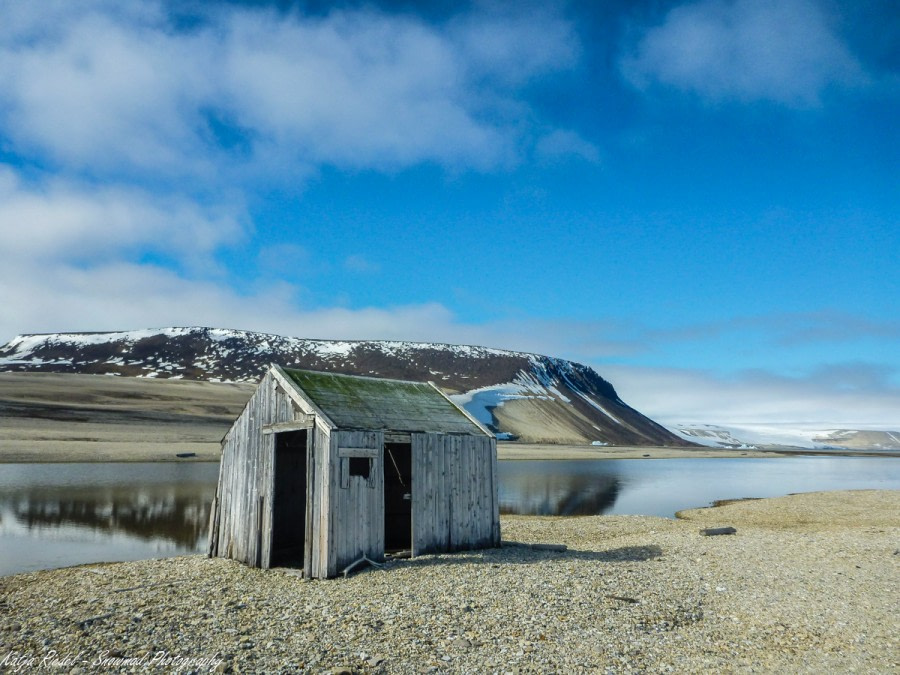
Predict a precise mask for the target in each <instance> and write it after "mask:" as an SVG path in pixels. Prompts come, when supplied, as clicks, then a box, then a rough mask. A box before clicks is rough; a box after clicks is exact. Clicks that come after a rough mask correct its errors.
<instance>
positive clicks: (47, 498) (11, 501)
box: [0, 483, 215, 549]
mask: <svg viewBox="0 0 900 675" xmlns="http://www.w3.org/2000/svg"><path fill="white" fill-rule="evenodd" d="M214 495H215V485H202V484H197V483H186V484H179V485H170V486H166V485H149V486H140V485H133V486H129V485H122V486H115V487H100V488H89V487H80V486H79V487H71V486H58V487H57V486H53V487H32V488H26V489H19V490H16V491H15V492H14V493H13V494H9V493H7V494H6V495H3V497H2V498H0V511H2V512H3V514H4V515H5V516H7V517H9V518H10V519H14V521H15V522H16V523H17V524H18V525H19V526H21V527H22V528H24V529H25V530H28V531H37V530H43V529H47V528H50V529H57V528H60V529H64V528H68V527H75V528H78V529H80V530H88V531H92V532H94V533H97V534H114V533H115V534H120V533H121V534H127V535H130V536H133V537H136V538H138V539H141V540H144V541H168V542H172V543H174V544H176V545H178V546H180V547H184V548H187V549H193V548H194V547H195V546H196V543H197V541H198V540H199V539H200V538H201V537H203V536H204V535H205V533H206V530H207V527H208V524H209V507H210V503H211V502H212V499H213V496H214ZM4 520H5V518H4ZM9 525H11V523H4V529H8V526H9Z"/></svg>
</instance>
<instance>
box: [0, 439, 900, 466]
mask: <svg viewBox="0 0 900 675" xmlns="http://www.w3.org/2000/svg"><path fill="white" fill-rule="evenodd" d="M179 453H181V454H187V455H189V456H186V457H178V456H177V455H178V454H179ZM798 456H816V457H900V452H895V451H884V452H881V451H860V450H813V449H807V448H771V449H768V448H756V449H734V450H732V449H727V448H708V447H696V448H685V447H652V446H651V447H642V446H590V445H587V446H584V445H551V444H546V443H510V442H499V443H498V444H497V459H498V460H500V461H528V460H536V461H559V460H596V459H740V458H743V459H765V458H781V457H798ZM220 457H221V448H220V445H219V444H218V443H209V442H181V443H179V442H171V441H169V442H153V441H147V440H143V441H130V440H122V441H112V440H108V441H84V440H75V439H73V440H63V439H54V440H26V441H22V440H3V439H0V464H68V463H90V462H99V463H103V462H218V461H219V459H220Z"/></svg>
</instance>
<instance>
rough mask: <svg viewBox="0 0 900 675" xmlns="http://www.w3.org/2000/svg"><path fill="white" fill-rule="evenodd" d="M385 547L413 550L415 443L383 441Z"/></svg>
mask: <svg viewBox="0 0 900 675" xmlns="http://www.w3.org/2000/svg"><path fill="white" fill-rule="evenodd" d="M384 550H385V552H386V553H395V552H397V551H409V550H412V445H411V444H410V443H385V445H384Z"/></svg>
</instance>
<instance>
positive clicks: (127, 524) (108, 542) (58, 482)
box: [0, 463, 218, 575]
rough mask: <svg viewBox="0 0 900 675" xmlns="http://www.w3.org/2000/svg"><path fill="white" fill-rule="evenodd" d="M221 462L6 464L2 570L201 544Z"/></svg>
mask: <svg viewBox="0 0 900 675" xmlns="http://www.w3.org/2000/svg"><path fill="white" fill-rule="evenodd" d="M217 475H218V465H217V464H200V463H192V464H44V465H38V464H30V465H29V464H18V465H15V464H5V465H0V542H2V544H0V575H2V574H12V573H15V572H19V571H26V570H32V569H45V568H52V567H59V566H62V565H73V564H79V563H84V562H95V561H115V560H137V559H143V558H152V557H157V556H159V555H178V554H181V553H193V552H199V551H202V550H203V549H204V548H205V544H206V533H207V528H208V524H209V510H210V506H211V503H212V500H213V497H214V496H215V490H216V477H217Z"/></svg>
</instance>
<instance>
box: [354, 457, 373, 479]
mask: <svg viewBox="0 0 900 675" xmlns="http://www.w3.org/2000/svg"><path fill="white" fill-rule="evenodd" d="M348 459H349V460H350V475H351V476H360V477H362V478H365V479H366V480H369V472H370V471H371V470H372V460H371V459H369V458H368V457H349V458H348Z"/></svg>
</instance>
